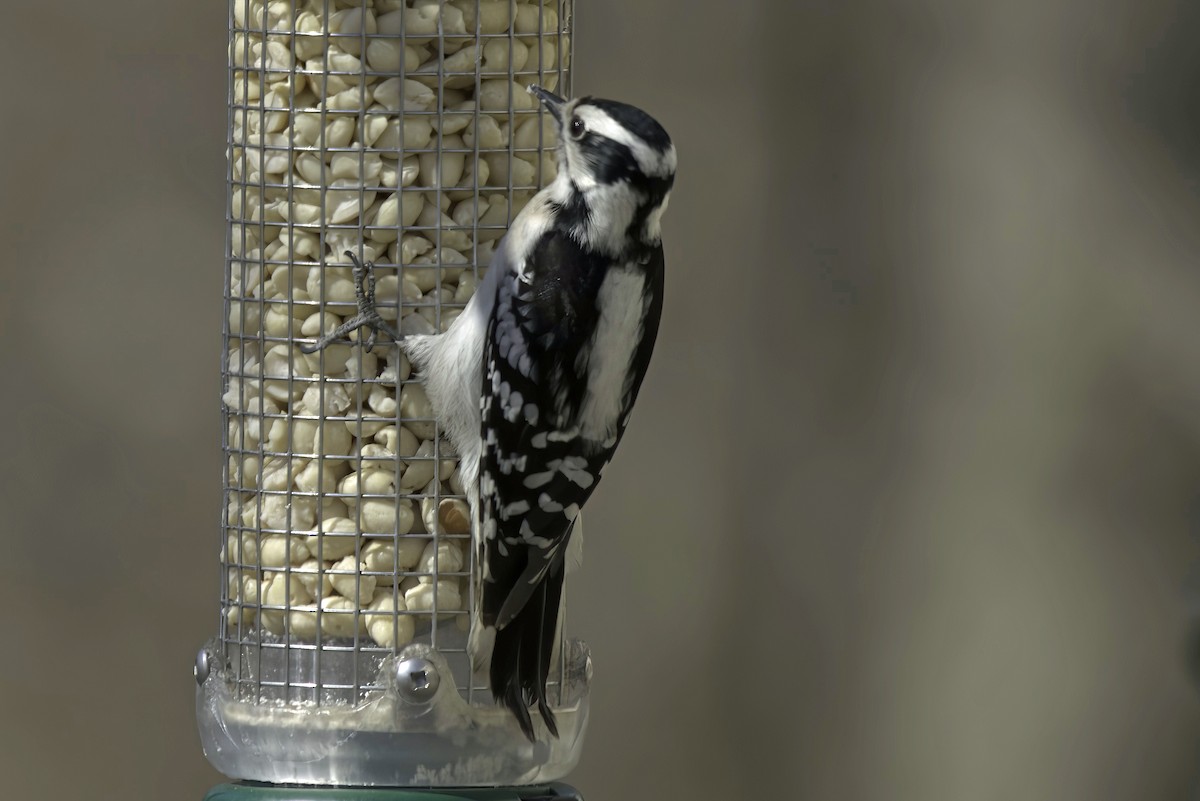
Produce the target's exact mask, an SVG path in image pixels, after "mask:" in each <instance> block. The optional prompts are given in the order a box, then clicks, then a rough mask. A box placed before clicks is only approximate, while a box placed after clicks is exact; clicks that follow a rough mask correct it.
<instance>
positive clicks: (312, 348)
mask: <svg viewBox="0 0 1200 801" xmlns="http://www.w3.org/2000/svg"><path fill="white" fill-rule="evenodd" d="M346 255H347V256H349V257H350V262H351V263H352V264H353V265H354V298H355V301H356V302H357V303H358V313H357V314H355V315H354V316H353V317H351V318H350V319H349V320H347V321H346V322H344V323H342V324H341V325H339V326H338V327H337V328H335V329H334V330H333V331H331V332H330V333H328V334H326V335H325V336H323V337H321V338H320V339H318V340H317V341H316V342H315V343H313V344H312V345H301V346H300V350H302V351H303V352H305V353H316V352H317V351H319V350H321V349H322V348H324V347H326V346H327V345H329V344H330V343H332V342H336V341H338V340H343V339H346V338H348V337H349V336H350V332H352V331H356V330H358V329H359V328H362V327H363V326H366V327H367V328H370V329H371V333H370V334H368V335H367V341H366V343H365V346H366V349H367V350H368V351H370V350H371V349H372V348H374V347H375V335H376V334H377V333H378V332H380V331H382V332H383V333H385V334H387V335H388V336H389V337H391V338H392V340H393V341H396V342H399V341H400V333H399V332H398V331H397V330H396V329H394V328H392V327H391V326H390V325H388V322H387V320H384V319H383V318H382V317H380V316H379V310H378V309H376V308H375V269H374V268H375V265H374V264H372V263H371V262H369V261H368V262H360V261H359V260H358V257H357V256H355V255H354V254H353V253H351V252H350V251H348V250H347V251H346Z"/></svg>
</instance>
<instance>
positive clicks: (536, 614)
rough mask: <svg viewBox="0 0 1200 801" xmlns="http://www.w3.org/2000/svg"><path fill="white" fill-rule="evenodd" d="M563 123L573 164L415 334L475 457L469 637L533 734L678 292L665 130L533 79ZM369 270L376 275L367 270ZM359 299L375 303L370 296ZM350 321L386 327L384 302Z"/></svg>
mask: <svg viewBox="0 0 1200 801" xmlns="http://www.w3.org/2000/svg"><path fill="white" fill-rule="evenodd" d="M529 91H530V92H532V93H533V94H534V95H536V96H537V97H538V98H539V99H540V100H541V102H542V103H543V104H544V105H545V107H546V109H547V111H549V113H550V114H551V115H552V116H553V117H554V119H555V120H556V121H557V124H558V130H559V137H558V147H557V162H558V174H557V176H556V177H555V179H554V181H552V182H551V183H550V184H549V185H548V186H546V187H545V188H544V189H542V190H541V191H540V192H538V194H537V195H535V196H534V197H533V199H532V200H531V201H530V202H529V204H528V205H527V206H525V208H524V209H522V210H521V212H520V213H519V214H518V215H517V216H516V219H514V220H513V221H512V224H511V226H510V228H509V230H508V233H507V234H506V235H505V237H504V239H503V240H502V241H501V243H500V244H499V246H498V247H497V249H496V252H495V255H494V256H493V258H492V262H491V265H490V268H489V270H488V273H487V276H486V278H485V279H484V280H483V281H482V282H481V284H480V286H479V289H478V290H477V292H476V293H475V295H474V297H473V298H472V299H471V301H470V303H469V304H468V305H467V307H466V309H464V311H463V313H462V314H461V315H460V316H459V317H458V318H457V319H455V320H454V322H453V323H452V324H451V326H450V327H449V329H447V331H446V332H445V333H444V334H438V335H430V336H409V337H405V338H403V339H401V340H400V346H401V347H402V348H403V349H404V351H405V352H406V353H407V354H408V356H409V359H410V360H411V361H412V363H413V366H414V367H415V368H416V370H417V374H418V376H419V377H420V378H421V380H422V381H423V382H424V384H425V387H426V391H427V394H428V396H429V399H430V402H431V403H432V404H433V410H434V413H435V414H436V416H437V417H438V419H439V421H440V423H441V425H442V429H443V431H444V432H445V433H446V435H447V437H448V438H449V439H450V441H451V442H452V443H453V445H454V446H455V448H456V449H457V451H458V453H459V456H460V457H461V463H460V467H459V470H461V471H462V483H463V486H464V487H466V488H468V490H467V491H468V494H469V502H470V506H471V509H472V513H473V518H474V519H473V521H472V522H473V529H472V530H473V544H474V547H475V549H476V557H477V559H476V568H477V569H476V571H475V573H474V575H473V576H472V581H474V582H475V592H474V598H475V608H474V609H473V610H472V613H473V614H472V629H471V634H470V641H469V647H470V650H471V654H472V658H473V661H474V663H475V667H476V669H482V668H483V667H484V666H485V665H487V664H489V662H490V669H489V677H490V684H491V691H492V695H493V697H494V698H495V700H496V701H497V703H503V704H504V705H506V706H507V707H508V708H509V709H510V710H511V711H512V712H513V714H514V715H515V716H516V719H517V722H518V723H519V725H520V727H521V730H522V731H523V732H524V733H525V735H526V736H527V737H529V739H530V740H533V739H534V727H533V721H532V718H531V715H530V708H531V707H533V706H535V705H536V706H537V708H538V710H539V711H540V713H541V716H542V718H543V720H544V721H545V723H546V726H547V728H548V729H549V731H550V732H551V733H552V734H554V735H555V736H557V734H558V730H557V726H556V724H555V720H554V715H553V713H552V712H551V710H550V706H549V704H548V702H547V699H546V681H547V677H548V675H549V671H550V661H551V653H552V651H553V649H554V639H555V636H556V632H557V622H558V614H559V602H560V598H561V594H562V585H563V573H564V570H565V567H564V559H565V557H566V550H567V542H568V540H569V538H570V536H571V530H572V527H573V526H574V523H575V519H576V517H577V516H578V514H579V510H580V508H581V507H582V506H583V505H584V503H585V502H586V501H587V499H588V498H589V497H590V496H591V494H592V492H593V491H594V490H595V489H596V485H597V483H598V482H599V481H600V475H601V472H602V471H603V469H604V466H605V465H606V464H607V463H608V461H609V460H610V459H611V458H612V456H613V453H614V452H615V451H616V448H617V444H618V443H619V442H620V440H621V435H622V434H623V433H624V431H625V425H626V423H627V422H628V421H629V413H630V410H631V409H632V408H633V403H634V400H635V399H636V398H637V394H638V389H639V388H640V387H641V385H642V378H643V377H644V376H645V374H646V367H647V365H648V364H649V362H650V354H651V351H652V350H653V348H654V340H655V337H656V335H657V333H658V322H659V317H660V314H661V311H662V302H663V249H662V241H661V236H660V230H659V223H660V220H661V219H662V215H663V212H664V211H665V210H666V208H667V200H668V197H669V194H670V191H671V186H672V184H673V182H674V179H675V147H674V146H673V145H672V144H671V140H670V137H668V136H667V132H666V131H665V130H663V127H662V126H661V125H659V124H658V122H656V121H655V120H654V119H653V118H652V117H650V116H649V115H648V114H646V113H645V112H643V111H641V110H639V109H637V108H634V107H633V106H629V105H626V104H624V103H618V102H615V101H612V100H600V99H596V98H591V97H584V98H579V99H575V100H565V99H563V98H561V97H558V96H557V95H554V94H552V93H551V92H549V91H547V90H545V89H542V88H541V87H538V86H533V87H530V90H529ZM360 281H361V279H360ZM360 305H361V304H360ZM360 311H365V312H366V313H365V314H360V317H359V318H356V320H355V321H352V322H351V323H350V325H352V326H353V325H364V324H366V325H370V326H371V327H372V328H376V327H382V326H380V325H378V324H379V323H382V321H381V320H378V319H377V316H376V317H375V318H372V317H371V315H372V313H373V310H372V309H369V308H367V309H365V310H360Z"/></svg>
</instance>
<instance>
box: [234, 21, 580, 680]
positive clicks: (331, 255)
mask: <svg viewBox="0 0 1200 801" xmlns="http://www.w3.org/2000/svg"><path fill="white" fill-rule="evenodd" d="M571 12H572V3H571V0H546V2H539V0H529V1H528V2H524V1H522V2H508V0H449V1H448V2H440V0H374V2H372V0H366V1H365V2H347V1H346V0H307V1H306V2H301V0H270V2H260V0H232V2H231V5H230V16H229V31H230V37H229V127H228V131H229V139H228V154H229V173H228V184H229V206H228V222H229V239H228V243H227V249H226V265H227V272H226V290H227V291H226V299H225V304H226V315H225V320H226V324H225V331H224V339H223V342H224V358H223V364H222V368H223V380H224V394H223V397H222V401H223V405H222V408H223V414H224V422H225V426H224V430H225V437H224V441H223V449H224V453H225V456H226V467H225V472H224V487H225V492H224V508H223V512H222V517H221V526H222V533H223V546H222V551H221V563H222V568H223V582H222V586H221V620H220V629H219V641H220V647H221V648H222V649H223V651H224V653H223V656H224V659H225V664H226V665H227V666H228V671H229V675H230V680H231V682H233V686H234V687H235V693H234V695H235V698H236V699H237V700H239V701H244V702H251V703H281V702H282V703H294V702H309V703H316V704H328V703H355V702H357V701H358V700H360V699H362V698H363V697H365V696H366V694H368V693H369V692H370V691H372V690H375V689H378V688H377V687H376V686H375V685H374V684H372V682H373V681H375V680H376V678H375V677H376V675H377V672H378V667H379V663H380V661H381V660H382V659H383V658H384V657H387V656H390V655H392V654H394V653H396V652H397V651H398V649H400V648H402V647H403V646H404V645H406V644H407V643H408V642H411V641H414V640H415V641H423V642H427V643H429V644H431V645H432V646H433V647H435V648H437V649H438V650H439V651H440V652H441V653H442V654H443V655H445V657H446V659H447V661H448V663H449V664H450V666H451V668H452V670H453V672H454V676H455V680H456V684H457V686H458V687H459V688H460V690H461V691H462V692H463V693H464V694H465V695H466V696H467V698H468V700H481V699H480V698H479V696H480V694H481V693H484V692H486V688H482V687H479V686H478V685H477V684H476V683H474V681H473V679H472V677H471V675H470V673H471V672H470V669H469V665H468V658H467V654H466V649H465V640H466V636H465V632H466V631H467V628H468V625H469V620H468V616H469V610H470V608H471V604H472V598H471V592H472V589H471V582H470V581H469V576H470V575H471V571H472V570H473V569H474V565H473V564H472V563H471V562H472V559H473V549H471V548H470V547H468V545H469V542H470V524H469V520H470V516H469V513H468V509H467V504H466V500H465V497H466V495H465V488H464V487H463V486H461V484H460V483H459V482H458V481H457V480H456V478H457V461H456V459H455V457H454V454H452V453H449V452H448V450H447V448H446V446H445V444H444V443H442V441H441V439H440V438H439V436H438V430H437V422H436V420H434V419H433V417H432V412H431V410H430V406H429V402H428V400H427V399H426V397H425V393H424V391H423V388H422V386H421V384H420V383H419V382H418V381H417V380H416V378H415V377H414V376H413V375H412V372H411V367H410V365H409V364H408V362H407V360H406V359H405V358H404V357H403V356H402V355H401V353H400V351H399V349H398V348H397V347H396V346H395V345H394V344H393V343H391V342H389V341H387V340H386V338H385V337H381V339H380V341H379V342H378V343H376V344H375V346H374V348H373V349H372V350H368V349H367V348H366V347H365V346H364V345H360V344H357V343H352V342H347V343H335V344H332V345H329V346H328V347H326V348H324V349H322V350H318V351H316V352H313V353H306V352H304V351H303V350H302V346H303V345H305V344H311V343H312V342H313V341H315V339H316V338H318V337H319V336H321V335H322V334H324V333H328V332H330V331H332V330H334V329H335V328H337V326H338V325H340V324H341V323H342V322H343V320H345V319H346V318H347V317H349V316H353V314H354V313H355V312H356V310H357V307H356V296H355V281H354V275H353V271H352V263H351V258H350V255H348V254H347V251H349V253H350V254H353V255H354V256H355V257H356V258H357V259H358V260H360V261H363V262H373V263H374V275H375V278H376V281H377V284H376V301H377V304H378V307H379V310H380V311H381V313H382V315H383V317H384V318H385V319H387V320H390V321H392V322H393V324H394V325H395V326H396V327H397V328H398V329H399V330H400V332H401V333H402V334H413V333H434V332H437V331H444V330H445V329H446V327H447V326H448V325H449V324H450V323H451V322H452V321H453V319H454V318H455V316H457V315H458V314H459V313H460V312H461V310H462V308H463V307H464V306H465V304H466V303H467V301H468V300H469V299H470V298H471V296H472V294H473V292H474V289H475V287H476V285H477V284H478V282H479V280H480V277H481V271H483V270H485V269H486V267H487V265H488V262H489V260H490V259H491V255H492V252H493V250H494V248H495V247H496V244H497V242H498V240H499V239H500V237H501V236H502V235H503V234H504V232H505V230H506V229H507V227H508V224H509V222H510V221H511V219H512V217H513V216H514V215H515V214H516V213H517V212H518V211H519V210H520V209H521V208H522V207H523V205H524V204H525V203H526V202H527V201H528V200H529V199H530V197H532V195H533V194H534V193H535V192H536V191H537V189H539V188H540V187H541V186H543V185H544V184H545V183H547V182H548V181H549V180H551V179H552V178H553V175H554V168H555V165H554V159H553V154H552V151H551V147H552V145H553V141H552V137H553V135H554V134H553V127H552V124H551V121H550V119H549V118H548V116H546V115H545V114H544V113H543V112H542V111H541V110H540V109H539V108H538V104H537V103H536V102H535V100H534V98H532V97H531V96H530V95H529V94H527V92H526V91H525V88H526V86H528V85H529V84H530V83H538V84H540V85H543V86H546V87H547V88H550V89H555V88H556V87H557V88H558V90H559V91H560V92H564V93H567V94H569V93H570V86H569V74H568V72H567V67H568V66H569V64H570V60H571V59H570V51H571V42H570V37H569V36H568V34H567V29H568V27H569V21H570V19H571ZM362 333H363V336H364V337H365V332H362ZM352 338H353V337H352Z"/></svg>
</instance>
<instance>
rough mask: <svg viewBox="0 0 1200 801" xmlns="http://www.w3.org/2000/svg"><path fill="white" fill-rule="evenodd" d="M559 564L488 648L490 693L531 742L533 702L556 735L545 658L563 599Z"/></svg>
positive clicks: (549, 652)
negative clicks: (489, 649)
mask: <svg viewBox="0 0 1200 801" xmlns="http://www.w3.org/2000/svg"><path fill="white" fill-rule="evenodd" d="M562 585H563V566H562V564H561V563H560V564H558V565H556V566H555V567H552V568H550V570H549V571H548V572H547V573H546V576H545V577H544V578H543V579H542V583H541V585H540V586H538V588H537V589H535V590H534V591H533V594H532V595H530V597H529V600H528V601H527V602H526V604H525V606H524V608H522V609H521V611H520V612H518V613H517V615H516V616H515V617H514V618H513V619H512V620H511V621H509V623H508V625H507V626H505V627H504V628H502V629H498V630H497V631H496V641H495V644H494V646H493V648H492V667H491V682H492V695H493V697H495V699H496V700H497V702H499V703H502V704H504V705H505V706H506V707H508V708H509V710H511V711H512V713H513V715H514V716H516V718H517V723H518V725H520V727H521V731H523V732H524V733H525V736H526V737H528V738H529V740H530V742H533V741H534V739H535V737H534V733H533V719H532V718H531V716H530V714H529V709H530V707H532V706H533V705H535V704H536V705H537V708H538V712H539V713H541V716H542V720H544V721H545V722H546V728H547V729H549V730H550V733H551V734H553V735H554V736H555V737H557V736H558V724H557V722H556V721H555V719H554V713H553V712H552V711H551V710H550V704H549V702H548V701H547V699H546V681H547V680H548V679H549V677H550V657H551V655H552V653H553V651H554V637H555V635H556V634H557V633H558V606H559V601H560V600H561V598H562Z"/></svg>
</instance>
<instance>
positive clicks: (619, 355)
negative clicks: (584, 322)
mask: <svg viewBox="0 0 1200 801" xmlns="http://www.w3.org/2000/svg"><path fill="white" fill-rule="evenodd" d="M645 284H646V278H645V275H643V274H642V272H641V271H639V270H636V269H625V268H621V267H612V268H610V269H609V271H608V273H607V274H606V275H605V276H604V281H603V282H601V284H600V291H599V292H598V293H597V295H596V305H597V307H598V309H599V311H600V319H599V321H598V322H597V323H596V330H595V333H594V334H593V335H592V341H591V353H592V358H591V359H590V360H589V361H588V374H587V389H586V391H585V394H584V398H583V405H582V407H581V408H580V412H579V421H578V422H579V430H580V436H582V437H583V439H586V440H592V441H594V442H605V441H607V440H609V439H610V438H612V437H614V436H615V435H616V433H617V424H618V421H619V420H620V417H621V412H622V411H624V402H625V397H626V395H627V394H628V384H629V377H630V376H629V373H630V367H631V362H632V361H633V355H634V352H635V351H636V350H637V346H638V344H639V343H640V342H641V341H642V319H643V318H644V317H645V309H646V304H645Z"/></svg>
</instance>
